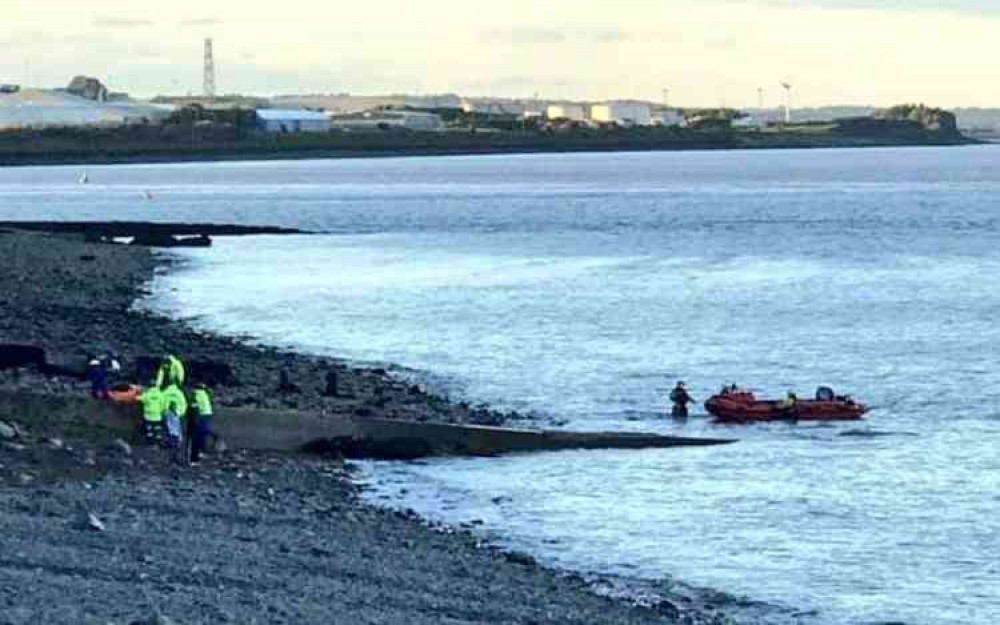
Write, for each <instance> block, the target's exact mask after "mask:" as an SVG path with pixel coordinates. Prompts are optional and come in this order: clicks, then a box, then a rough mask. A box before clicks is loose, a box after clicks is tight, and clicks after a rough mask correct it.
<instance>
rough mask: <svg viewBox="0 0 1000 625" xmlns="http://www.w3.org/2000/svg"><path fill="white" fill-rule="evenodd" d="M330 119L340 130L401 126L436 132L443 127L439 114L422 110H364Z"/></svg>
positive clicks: (406, 128) (384, 128) (383, 128)
mask: <svg viewBox="0 0 1000 625" xmlns="http://www.w3.org/2000/svg"><path fill="white" fill-rule="evenodd" d="M330 121H331V122H332V123H333V127H334V128H339V129H342V130H386V129H389V128H401V129H405V130H413V131H418V132H437V131H441V130H444V129H445V125H444V121H442V120H441V116H440V115H436V114H434V113H427V112H423V111H392V110H375V111H365V112H363V113H356V114H353V115H333V116H331V117H330Z"/></svg>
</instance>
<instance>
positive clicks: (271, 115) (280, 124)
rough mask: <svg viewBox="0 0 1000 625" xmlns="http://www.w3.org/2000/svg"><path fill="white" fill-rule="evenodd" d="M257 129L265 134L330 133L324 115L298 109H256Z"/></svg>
mask: <svg viewBox="0 0 1000 625" xmlns="http://www.w3.org/2000/svg"><path fill="white" fill-rule="evenodd" d="M257 127H258V128H260V129H261V130H264V131H266V132H289V133H290V132H330V128H331V124H330V118H329V117H327V115H326V113H320V112H317V111H306V110H299V109H258V110H257Z"/></svg>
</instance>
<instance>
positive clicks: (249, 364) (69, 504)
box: [0, 232, 769, 625]
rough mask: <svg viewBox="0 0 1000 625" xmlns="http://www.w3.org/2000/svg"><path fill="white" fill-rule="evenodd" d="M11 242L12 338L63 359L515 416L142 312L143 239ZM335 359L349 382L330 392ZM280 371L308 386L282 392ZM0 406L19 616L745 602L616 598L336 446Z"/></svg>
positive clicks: (0, 592)
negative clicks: (182, 439)
mask: <svg viewBox="0 0 1000 625" xmlns="http://www.w3.org/2000/svg"><path fill="white" fill-rule="evenodd" d="M0 257H2V258H3V259H4V268H3V269H2V270H0V342H3V343H22V344H32V345H37V346H41V347H43V348H45V350H46V352H47V354H48V356H49V360H50V361H56V362H58V363H65V364H66V365H67V366H76V365H78V364H80V363H81V361H82V359H83V358H84V357H85V355H86V353H88V352H99V351H103V350H112V351H114V352H115V353H116V354H118V355H119V356H120V357H121V358H122V359H123V361H124V363H125V365H126V369H128V368H129V366H128V365H129V363H130V362H132V361H133V360H134V358H135V357H136V356H138V355H158V354H161V353H163V352H165V351H167V350H172V351H175V352H176V353H178V354H180V355H182V356H184V357H185V358H188V359H196V358H203V359H214V360H222V361H225V362H227V363H229V364H230V365H231V366H232V367H233V369H234V372H235V374H236V377H237V378H238V379H239V381H240V382H241V384H240V385H239V386H236V387H232V388H221V389H219V390H218V393H217V398H218V401H219V402H220V403H222V404H223V405H231V406H246V405H254V406H261V407H281V406H288V407H297V408H302V409H309V410H313V411H318V412H320V413H323V414H339V413H350V414H353V415H362V416H363V415H372V416H388V417H394V418H402V419H415V420H439V421H449V422H472V423H500V422H502V421H503V420H504V418H505V416H504V415H501V414H499V413H496V412H493V411H490V410H486V409H472V408H469V407H467V406H463V405H459V404H455V403H452V402H449V401H447V400H445V399H443V398H439V397H435V396H433V395H430V394H428V393H426V392H425V391H423V390H422V389H414V388H413V387H412V386H411V385H409V384H407V383H405V382H402V381H400V380H397V379H394V378H393V377H392V376H391V375H390V374H389V373H386V372H385V371H382V370H372V369H363V368H357V367H353V366H349V365H348V364H346V363H343V362H338V361H335V360H331V359H323V358H315V357H310V356H305V355H298V354H292V353H287V352H282V351H279V350H271V349H260V348H257V347H253V346H250V345H248V344H245V343H242V342H239V341H237V340H233V339H228V338H224V337H216V336H210V335H206V334H202V333H198V332H195V331H193V330H191V329H190V328H188V327H186V326H185V325H184V324H182V323H179V322H176V321H173V320H170V319H166V318H163V317H159V316H155V315H150V314H147V313H143V312H137V311H136V310H134V306H133V305H134V302H135V299H136V298H137V297H138V296H140V295H141V294H142V293H143V289H144V288H145V285H146V284H147V283H148V281H149V280H150V278H151V277H152V275H153V273H154V271H157V270H164V267H163V265H162V262H161V261H157V260H156V259H155V258H154V257H153V256H152V255H151V253H150V252H149V250H147V249H145V248H137V247H127V246H120V245H106V244H93V243H85V242H83V241H82V240H81V239H79V238H76V237H69V236H53V235H46V234H40V233H20V232H3V233H0ZM331 368H336V370H337V371H338V374H339V376H338V377H339V380H340V385H341V388H342V389H343V394H344V395H347V396H349V397H333V398H331V397H326V396H324V395H323V392H322V391H323V389H324V384H325V373H326V372H327V371H329V370H330V369H331ZM282 370H284V371H287V372H288V374H289V377H290V379H291V380H292V381H294V383H295V384H297V385H298V386H299V387H300V392H297V393H290V394H281V393H277V392H276V388H277V385H278V382H279V378H280V372H281V371H282ZM86 389H87V386H86V384H85V383H83V382H81V381H79V380H74V379H71V378H67V377H60V376H53V375H42V374H40V373H38V372H33V371H31V370H26V371H23V372H21V373H18V374H15V373H14V372H12V371H0V392H6V393H15V394H17V393H27V392H41V393H55V394H69V395H72V396H75V397H79V401H81V402H86V401H92V400H90V399H89V398H88V397H87V395H86ZM0 421H3V422H5V423H6V424H8V425H12V426H14V428H13V429H15V430H16V432H11V431H10V429H9V428H8V429H7V431H4V428H3V427H2V424H0V438H2V437H3V436H7V438H6V439H5V440H0V536H2V541H3V542H2V549H0V624H3V625H7V624H16V625H22V624H29V623H46V624H63V623H65V624H67V625H69V624H74V625H76V624H81V623H94V624H101V625H107V624H108V623H115V624H125V623H178V624H185V623H187V624H195V623H226V622H229V623H241V624H242V623H387V624H388V623H413V624H420V623H428V624H430V623H581V624H583V623H675V622H676V623H727V622H732V621H729V620H728V619H727V618H726V617H725V616H723V615H722V614H721V613H719V611H718V608H720V607H721V608H722V609H726V610H728V607H729V606H732V605H734V600H733V599H732V598H730V597H726V596H723V595H717V594H714V593H708V592H693V591H692V590H691V589H689V588H685V587H681V586H675V585H673V584H672V582H670V581H669V580H666V581H664V582H662V583H660V584H658V585H657V594H658V595H659V599H656V600H653V601H648V602H647V603H648V604H649V605H646V606H639V605H636V604H635V603H634V602H630V601H627V600H621V599H609V598H606V597H602V596H598V594H596V593H595V592H594V588H595V585H594V584H593V583H592V582H593V580H584V579H583V578H581V577H579V576H576V575H568V574H563V573H560V572H557V571H550V570H548V569H545V568H543V567H540V566H538V565H537V564H536V563H535V562H534V560H533V559H532V558H530V557H529V556H524V555H521V554H507V553H503V552H501V551H499V550H497V549H493V548H489V547H488V546H484V545H482V544H480V541H479V539H477V538H476V537H475V536H474V535H472V534H469V533H466V532H462V531H457V532H456V531H453V530H451V529H448V528H441V527H430V526H428V525H427V524H425V523H424V522H423V521H421V520H420V519H418V518H416V517H415V516H414V515H411V514H406V513H398V512H392V511H387V510H383V509H378V508H374V507H371V506H369V505H366V504H363V503H362V502H360V500H359V498H358V496H357V487H356V486H355V485H354V484H353V482H352V481H351V479H350V474H351V471H352V466H351V465H350V464H349V463H345V462H343V461H342V460H339V459H336V458H323V457H315V456H305V455H282V454H265V453H250V452H242V451H239V450H233V451H229V452H226V453H218V454H212V455H210V456H209V457H208V458H207V459H206V460H205V461H204V462H203V463H202V464H201V465H200V466H198V467H192V468H184V469H182V468H179V467H174V466H172V465H170V464H169V462H168V461H167V459H166V457H165V455H164V453H163V452H162V451H161V450H158V449H153V448H147V447H143V446H141V445H139V444H137V441H135V440H132V441H129V442H128V443H125V442H124V441H116V440H113V439H111V438H110V436H109V435H108V434H105V433H102V432H100V431H94V430H92V429H88V427H87V425H88V424H86V423H78V424H67V423H65V422H61V421H60V420H58V419H53V420H51V421H50V422H45V423H23V422H20V421H19V420H18V415H17V414H0ZM129 443H131V444H129ZM612 586H613V584H611V583H610V582H609V581H607V580H604V581H603V582H600V583H598V584H597V587H601V588H605V589H607V588H609V587H612ZM670 587H672V588H673V590H671V589H670ZM624 594H625V595H629V594H630V593H629V592H628V591H626V592H625V593H624ZM747 605H750V604H747ZM741 621H742V619H741ZM760 622H769V621H760Z"/></svg>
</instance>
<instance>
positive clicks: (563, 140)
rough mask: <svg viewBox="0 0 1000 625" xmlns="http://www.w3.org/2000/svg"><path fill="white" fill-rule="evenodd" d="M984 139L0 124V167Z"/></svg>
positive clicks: (928, 134)
mask: <svg viewBox="0 0 1000 625" xmlns="http://www.w3.org/2000/svg"><path fill="white" fill-rule="evenodd" d="M984 143H985V142H983V141H979V140H977V139H973V138H970V137H967V136H964V135H962V134H959V133H950V132H935V131H930V130H913V129H905V130H899V131H896V130H890V131H886V132H850V133H845V132H838V131H836V130H830V129H825V128H822V127H818V128H817V127H808V126H806V127H803V128H800V129H797V130H794V131H787V130H783V131H763V132H762V131H756V132H754V131H739V130H727V131H712V130H707V131H706V130H687V129H622V130H619V131H614V132H586V131H576V132H565V133H537V132H532V133H495V132H461V133H459V132H448V133H418V132H356V133H332V134H321V135H308V134H288V135H275V136H272V137H250V138H247V139H244V140H239V141H232V140H222V139H219V138H216V137H214V136H212V135H211V133H199V132H197V131H195V132H192V133H191V135H190V136H189V137H185V139H184V140H181V141H178V140H171V141H161V140H157V138H153V137H149V136H143V135H138V136H137V135H136V134H135V133H134V132H133V133H129V132H123V131H114V130H90V131H80V130H70V129H50V130H41V131H35V132H31V133H27V132H24V133H10V132H8V133H0V167H15V166H39V165H103V164H140V163H173V162H212V161H263V160H305V159H341V158H388V157H409V156H470V155H498V154H548V153H572V152H598V153H599V152H652V151H691V150H777V149H816V148H878V147H931V146H934V147H939V146H962V145H979V144H984Z"/></svg>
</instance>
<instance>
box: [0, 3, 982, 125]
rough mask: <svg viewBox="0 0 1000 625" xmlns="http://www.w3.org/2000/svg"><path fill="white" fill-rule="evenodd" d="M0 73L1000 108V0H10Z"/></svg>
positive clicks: (176, 86) (311, 87)
mask: <svg viewBox="0 0 1000 625" xmlns="http://www.w3.org/2000/svg"><path fill="white" fill-rule="evenodd" d="M0 24H3V27H2V28H0V83H4V82H12V83H20V84H27V85H30V86H38V87H55V86H65V85H66V84H68V83H69V81H70V79H71V78H72V77H73V76H74V75H77V74H85V75H90V76H95V77H98V78H100V79H101V80H102V81H104V82H105V83H106V84H108V86H109V87H110V88H111V89H112V90H114V91H127V92H130V93H132V94H133V95H137V96H141V97H145V96H152V95H157V94H185V93H188V92H191V93H199V92H200V91H201V84H202V78H201V76H202V52H203V40H204V38H205V37H209V36H210V37H213V39H214V41H215V44H214V46H215V62H216V66H217V68H216V73H217V79H216V81H217V85H218V91H219V92H220V93H245V94H258V95H273V94H280V93H344V92H347V93H353V94H359V95H360V94H385V93H414V94H437V93H460V94H462V95H467V96H496V97H501V96H503V97H517V98H526V97H532V96H533V95H534V94H536V93H537V94H539V96H540V97H542V98H546V99H575V100H591V101H597V100H605V99H614V98H623V99H624V98H641V99H647V100H655V101H662V100H663V99H664V90H665V89H666V90H668V93H667V94H666V97H667V98H668V100H669V103H670V104H671V105H676V106H719V105H727V106H735V107H752V106H756V105H757V102H758V89H761V90H763V101H764V104H765V106H777V105H778V104H780V103H781V102H782V98H783V96H782V95H781V91H782V89H781V86H780V84H779V83H780V82H782V81H784V82H788V83H790V84H791V85H792V93H793V98H794V104H795V105H796V106H822V105H830V104H860V105H876V106H885V105H891V104H897V103H903V102H926V103H927V104H930V105H935V106H945V107H957V106H1000V63H997V61H996V60H995V59H996V58H997V56H998V55H997V54H996V51H998V50H1000V36H998V35H1000V0H953V1H951V2H943V1H942V2H934V1H931V0H906V1H905V2H904V1H903V0H491V1H488V2H486V1H482V0H423V1H416V0H377V1H375V2H370V3H365V2H358V1H357V0H340V1H337V0H333V1H331V0H318V1H315V0H283V1H282V2H265V3H258V4H255V3H249V2H246V0H238V1H237V0H171V1H170V2H157V3H152V2H148V1H142V0H128V1H123V0H86V1H85V2H84V1H78V0H72V1H68V0H0Z"/></svg>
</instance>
